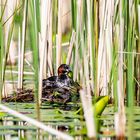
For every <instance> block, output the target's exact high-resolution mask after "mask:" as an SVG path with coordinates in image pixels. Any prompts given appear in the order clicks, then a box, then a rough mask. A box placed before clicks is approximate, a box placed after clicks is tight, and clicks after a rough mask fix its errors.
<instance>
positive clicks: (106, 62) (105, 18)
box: [97, 0, 114, 95]
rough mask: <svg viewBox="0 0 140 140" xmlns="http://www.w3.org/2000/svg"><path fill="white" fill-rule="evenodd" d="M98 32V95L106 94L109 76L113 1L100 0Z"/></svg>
mask: <svg viewBox="0 0 140 140" xmlns="http://www.w3.org/2000/svg"><path fill="white" fill-rule="evenodd" d="M99 6H100V7H99V11H100V15H99V17H100V33H99V48H98V72H97V73H98V77H97V91H98V94H99V91H100V89H103V90H102V91H101V93H100V95H107V92H108V90H107V85H108V82H109V77H110V70H111V66H112V54H111V50H112V30H113V29H112V23H113V19H112V17H113V13H114V7H113V2H110V1H109V0H107V1H102V0H101V1H100V5H99Z"/></svg>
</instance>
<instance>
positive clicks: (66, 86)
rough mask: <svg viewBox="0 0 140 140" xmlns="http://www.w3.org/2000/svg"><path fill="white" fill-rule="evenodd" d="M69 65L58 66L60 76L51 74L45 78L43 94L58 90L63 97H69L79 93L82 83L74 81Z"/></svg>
mask: <svg viewBox="0 0 140 140" xmlns="http://www.w3.org/2000/svg"><path fill="white" fill-rule="evenodd" d="M71 73H72V71H71V69H70V67H69V65H66V64H62V65H61V66H60V67H59V68H58V76H51V77H49V78H47V79H44V80H43V94H46V95H47V94H50V93H51V95H52V96H53V93H55V92H58V93H59V96H60V97H62V98H64V99H65V98H68V97H69V96H70V95H72V94H74V93H75V94H76V93H78V91H79V89H80V85H79V84H78V83H77V82H75V81H73V79H72V77H71Z"/></svg>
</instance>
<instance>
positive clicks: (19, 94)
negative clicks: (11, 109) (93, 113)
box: [2, 89, 79, 104]
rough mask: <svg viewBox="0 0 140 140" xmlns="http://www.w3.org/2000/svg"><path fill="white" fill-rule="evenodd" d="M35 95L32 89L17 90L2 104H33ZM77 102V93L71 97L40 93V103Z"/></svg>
mask: <svg viewBox="0 0 140 140" xmlns="http://www.w3.org/2000/svg"><path fill="white" fill-rule="evenodd" d="M35 100H36V98H35V93H34V90H33V89H17V91H16V92H15V93H14V94H12V95H10V96H8V97H4V98H3V99H2V101H3V102H21V103H29V102H35ZM78 100H79V93H77V94H75V95H73V94H70V93H58V92H55V93H47V94H46V93H45V92H44V91H43V92H42V102H50V103H62V104H63V103H68V102H77V101H78Z"/></svg>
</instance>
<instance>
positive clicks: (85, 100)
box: [80, 88, 96, 138]
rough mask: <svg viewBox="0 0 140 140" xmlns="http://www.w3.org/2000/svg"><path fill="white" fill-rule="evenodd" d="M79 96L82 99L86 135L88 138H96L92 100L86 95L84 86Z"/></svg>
mask: <svg viewBox="0 0 140 140" xmlns="http://www.w3.org/2000/svg"><path fill="white" fill-rule="evenodd" d="M80 97H81V101H82V106H83V111H84V117H85V123H86V127H87V135H88V137H89V138H96V127H95V120H94V112H93V108H92V100H91V98H90V97H89V96H88V95H87V90H86V88H83V89H81V90H80Z"/></svg>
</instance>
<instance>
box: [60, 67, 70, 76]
mask: <svg viewBox="0 0 140 140" xmlns="http://www.w3.org/2000/svg"><path fill="white" fill-rule="evenodd" d="M70 73H72V71H71V68H70V66H69V65H67V64H61V65H60V66H59V68H58V75H59V76H60V75H61V74H65V75H68V76H69V75H71V74H70Z"/></svg>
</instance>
